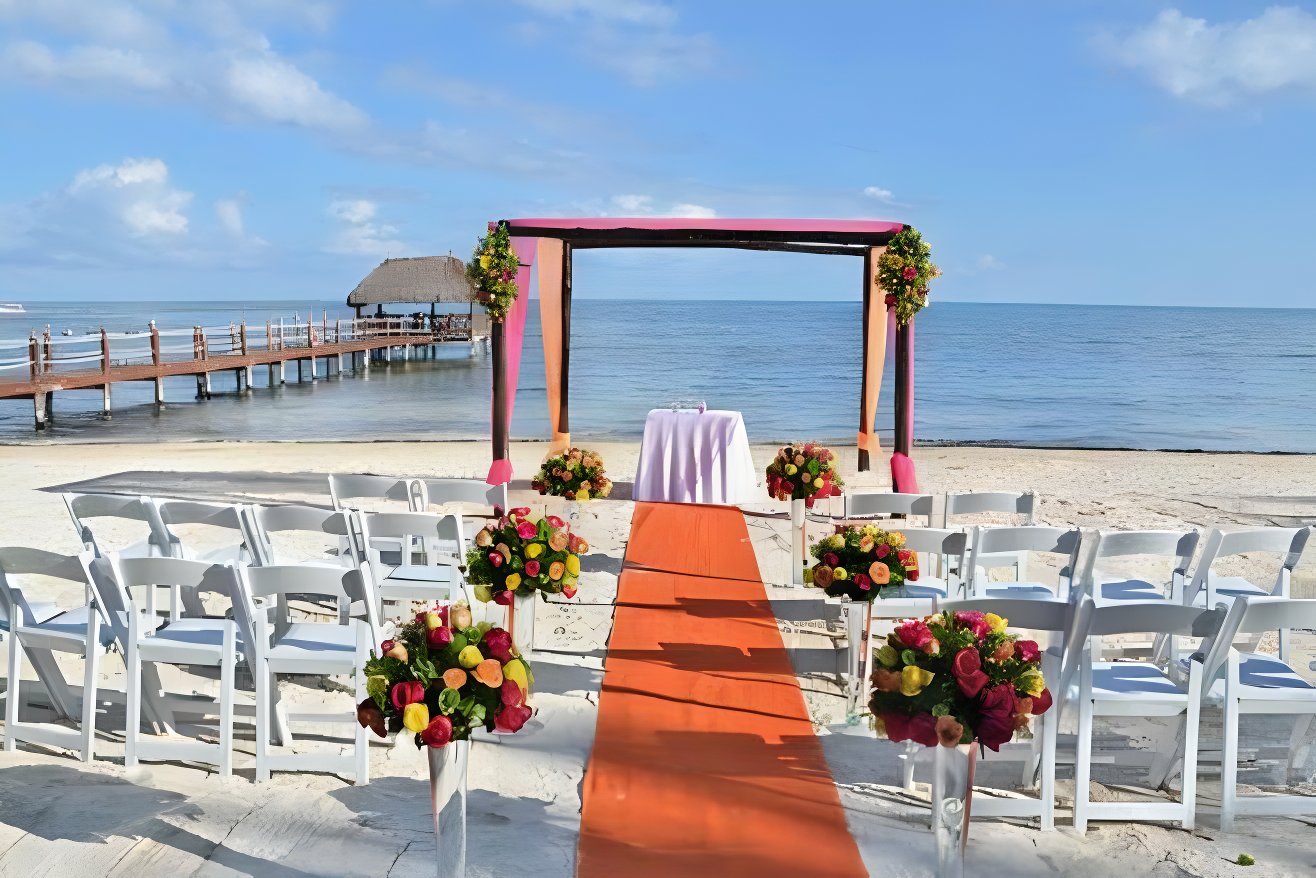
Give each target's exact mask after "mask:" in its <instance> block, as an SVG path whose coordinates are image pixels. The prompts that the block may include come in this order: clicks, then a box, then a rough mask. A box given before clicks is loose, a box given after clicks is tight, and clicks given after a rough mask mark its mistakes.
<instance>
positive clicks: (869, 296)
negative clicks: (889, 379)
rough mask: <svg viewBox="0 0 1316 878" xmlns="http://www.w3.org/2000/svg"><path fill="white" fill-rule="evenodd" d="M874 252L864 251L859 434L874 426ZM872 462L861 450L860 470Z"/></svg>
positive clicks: (865, 470)
mask: <svg viewBox="0 0 1316 878" xmlns="http://www.w3.org/2000/svg"><path fill="white" fill-rule="evenodd" d="M872 252H873V251H872V250H870V249H868V248H865V249H864V311H863V320H864V322H863V328H864V330H863V333H864V334H863V352H864V358H863V366H862V368H861V370H860V372H859V432H860V433H867V432H868V431H869V430H871V429H873V425H872V424H868V423H865V422H866V421H867V420H868V317H869V314H870V312H871V310H872V308H873V284H872V276H873V260H872V256H871V254H872ZM870 465H871V462H870V461H869V459H868V449H866V448H860V449H859V465H858V470H859V472H861V473H866V472H868V469H869V466H870Z"/></svg>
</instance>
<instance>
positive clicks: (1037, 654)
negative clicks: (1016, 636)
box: [1014, 640, 1042, 662]
mask: <svg viewBox="0 0 1316 878" xmlns="http://www.w3.org/2000/svg"><path fill="white" fill-rule="evenodd" d="M1014 657H1015V658H1017V659H1021V660H1023V661H1026V662H1035V661H1038V660H1039V659H1041V658H1042V651H1041V650H1040V649H1038V648H1037V641H1035V640H1016V641H1015V643H1014Z"/></svg>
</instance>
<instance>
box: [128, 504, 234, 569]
mask: <svg viewBox="0 0 1316 878" xmlns="http://www.w3.org/2000/svg"><path fill="white" fill-rule="evenodd" d="M150 508H151V509H152V510H153V511H154V514H155V515H156V516H158V521H157V526H158V527H159V528H161V529H163V531H164V532H165V533H166V534H168V536H169V557H171V558H184V559H186V560H188V561H207V562H209V563H211V564H238V565H240V564H250V563H252V561H254V560H255V555H254V553H253V552H252V550H251V547H250V546H249V545H248V543H247V529H246V507H245V506H240V505H233V504H228V503H203V502H199V501H196V500H165V499H160V498H154V499H153V500H152V501H151V504H150ZM183 526H191V527H190V529H189V530H190V533H191V538H189V540H188V541H187V542H186V543H185V542H184V541H183V539H182V537H180V536H179V533H178V531H179V528H180V527H183ZM203 535H204V536H205V537H211V538H212V539H210V540H207V541H208V542H218V543H219V545H217V546H215V547H214V548H209V549H206V548H199V547H198V546H197V545H195V544H194V543H195V542H196V538H198V537H202V536H203ZM216 536H217V537H218V540H214V539H213V537H216Z"/></svg>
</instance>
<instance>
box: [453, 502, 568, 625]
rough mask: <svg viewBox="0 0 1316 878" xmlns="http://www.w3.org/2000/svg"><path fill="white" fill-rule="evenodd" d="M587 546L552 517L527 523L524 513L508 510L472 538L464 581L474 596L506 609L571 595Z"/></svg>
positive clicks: (525, 510)
mask: <svg viewBox="0 0 1316 878" xmlns="http://www.w3.org/2000/svg"><path fill="white" fill-rule="evenodd" d="M588 551H589V543H587V542H586V541H585V540H584V539H582V538H581V537H578V536H576V535H575V534H573V533H572V532H571V529H570V528H569V527H568V526H567V523H566V522H565V521H563V520H562V519H561V518H558V517H557V516H556V515H549V516H546V517H544V518H540V519H538V520H537V521H532V520H531V517H530V508H529V507H528V506H521V507H518V508H516V509H512V510H510V511H508V512H507V514H505V515H500V516H499V518H498V520H496V521H490V522H488V523H486V524H485V526H484V527H483V528H481V529H480V531H479V533H477V534H476V535H475V546H474V548H472V549H471V550H470V551H468V552H467V553H466V579H467V581H468V582H470V583H471V585H472V586H474V588H475V596H476V597H477V598H479V599H480V600H482V601H485V602H488V601H493V602H494V603H497V604H501V605H502V606H510V605H511V604H512V601H513V599H514V598H516V597H518V596H519V597H530V596H532V595H534V593H535V592H539V593H540V594H561V595H564V596H566V597H568V598H572V597H575V596H576V583H577V580H578V579H579V577H580V556H581V554H582V553H583V552H588Z"/></svg>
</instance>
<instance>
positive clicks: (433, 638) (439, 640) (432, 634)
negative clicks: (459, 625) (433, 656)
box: [425, 626, 452, 649]
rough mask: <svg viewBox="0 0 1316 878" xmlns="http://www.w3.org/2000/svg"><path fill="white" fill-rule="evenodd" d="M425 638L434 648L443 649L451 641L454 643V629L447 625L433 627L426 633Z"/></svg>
mask: <svg viewBox="0 0 1316 878" xmlns="http://www.w3.org/2000/svg"><path fill="white" fill-rule="evenodd" d="M425 640H426V641H427V642H428V643H429V645H430V647H431V648H432V649H443V648H444V647H446V646H447V645H448V644H449V643H452V629H451V628H448V627H446V626H444V627H440V628H434V629H431V630H430V631H429V632H428V633H427V634H426V635H425Z"/></svg>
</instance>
